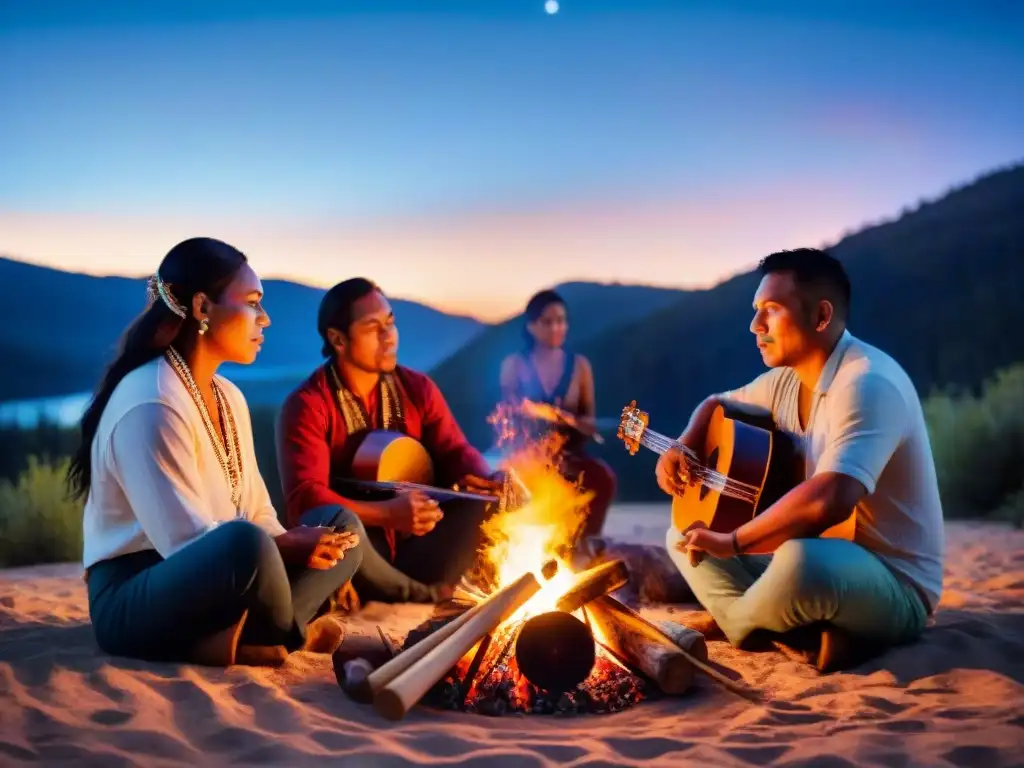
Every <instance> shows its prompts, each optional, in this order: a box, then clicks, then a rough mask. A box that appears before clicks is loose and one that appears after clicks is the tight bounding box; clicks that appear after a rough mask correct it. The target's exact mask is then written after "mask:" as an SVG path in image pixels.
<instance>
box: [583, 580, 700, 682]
mask: <svg viewBox="0 0 1024 768" xmlns="http://www.w3.org/2000/svg"><path fill="white" fill-rule="evenodd" d="M586 610H587V614H588V616H589V617H590V620H591V621H592V622H593V623H594V625H595V626H596V627H597V630H598V632H599V633H600V635H601V637H602V641H603V644H604V645H605V647H607V648H608V650H610V651H611V652H612V653H614V654H615V655H616V656H618V657H619V660H620V661H622V662H623V663H624V664H627V665H630V666H632V667H634V668H636V669H639V670H640V671H641V672H643V673H644V674H645V675H647V677H649V678H650V679H651V680H653V681H654V682H655V683H656V684H657V686H658V688H660V689H661V691H662V693H665V694H668V695H677V694H680V693H683V692H684V691H686V690H687V689H688V688H689V687H690V686H691V685H692V684H693V676H694V667H693V664H692V663H691V661H690V659H688V658H687V656H688V655H692V652H691V654H687V653H686V652H684V651H683V650H681V649H680V648H679V647H678V646H677V645H676V644H675V643H674V642H673V641H672V639H671V638H669V637H668V636H667V635H666V634H665V633H664V632H662V631H661V630H660V629H658V627H656V626H655V625H653V624H651V623H650V622H649V621H647V620H646V619H645V618H643V617H642V616H641V615H640V614H638V613H637V612H636V611H633V610H630V609H629V608H627V607H626V606H625V605H623V604H622V603H620V602H619V601H618V600H616V599H615V598H613V597H609V596H607V595H604V596H601V597H598V598H597V599H595V600H593V601H591V602H590V603H588V604H587V607H586ZM702 639H703V638H702ZM700 647H703V658H704V659H707V646H706V645H704V644H703V643H701V644H700Z"/></svg>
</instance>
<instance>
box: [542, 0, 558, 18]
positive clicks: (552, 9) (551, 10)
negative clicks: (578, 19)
mask: <svg viewBox="0 0 1024 768" xmlns="http://www.w3.org/2000/svg"><path fill="white" fill-rule="evenodd" d="M544 10H545V11H547V12H548V14H549V15H551V16H554V15H555V14H556V13H558V0H547V2H546V3H544Z"/></svg>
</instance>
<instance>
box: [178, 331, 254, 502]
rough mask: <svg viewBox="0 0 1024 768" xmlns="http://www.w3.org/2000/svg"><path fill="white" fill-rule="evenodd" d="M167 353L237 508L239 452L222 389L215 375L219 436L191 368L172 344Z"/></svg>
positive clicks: (230, 414)
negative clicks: (198, 414) (209, 443)
mask: <svg viewBox="0 0 1024 768" xmlns="http://www.w3.org/2000/svg"><path fill="white" fill-rule="evenodd" d="M166 357H167V361H168V362H169V363H170V364H171V367H172V368H173V369H174V372H175V373H176V374H178V378H179V379H181V382H182V384H184V385H185V389H187V390H188V393H189V394H190V395H191V396H192V400H193V401H194V402H195V404H196V407H197V408H198V409H199V413H200V415H201V416H202V417H203V426H205V427H206V434H207V435H209V437H210V442H212V443H213V451H214V453H216V454H217V461H218V462H220V467H221V470H222V471H223V472H224V479H225V480H227V483H228V487H229V488H230V489H231V503H232V504H234V505H235V509H236V510H238V509H239V507H241V504H242V452H241V450H240V449H239V443H238V430H237V429H236V427H235V417H234V415H233V414H232V412H231V409H230V408H229V407H228V404H227V400H226V398H225V397H224V393H223V392H221V388H220V385H219V384H218V383H217V380H216V379H214V380H213V397H214V400H216V401H217V412H218V413H219V414H220V423H221V426H222V427H223V430H224V434H223V436H222V435H219V434H217V429H216V427H215V426H214V424H213V419H211V418H210V412H209V411H208V410H207V408H206V401H205V400H203V395H202V393H201V392H200V391H199V386H198V385H197V384H196V381H195V379H194V378H192V371H191V370H189V367H188V363H186V362H185V358H183V357H182V356H181V354H180V353H179V352H178V350H176V349H175V348H174V347H168V348H167V354H166Z"/></svg>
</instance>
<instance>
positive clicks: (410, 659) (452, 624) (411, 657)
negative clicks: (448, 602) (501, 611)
mask: <svg viewBox="0 0 1024 768" xmlns="http://www.w3.org/2000/svg"><path fill="white" fill-rule="evenodd" d="M498 594H500V593H498ZM496 596H497V595H493V596H492V597H491V598H488V599H487V600H482V601H480V602H479V603H477V604H476V605H474V606H473V607H472V608H470V609H469V610H468V611H466V612H465V613H463V614H462V615H461V616H459V617H458V618H456V619H452V620H451V621H449V622H448V623H447V624H445V625H444V626H443V627H441V628H440V629H439V630H437V631H436V632H432V633H431V634H430V635H428V636H427V637H424V638H423V639H422V640H420V641H419V642H418V643H416V644H415V645H413V646H411V647H409V648H406V649H405V650H404V651H402V652H401V653H399V654H398V655H397V656H395V657H394V658H392V659H391V660H390V661H388V662H386V663H384V664H382V665H381V666H379V667H378V668H377V669H375V670H374V671H373V672H372V673H370V675H368V676H367V678H366V680H365V681H364V682H363V684H362V685H360V686H359V687H358V688H356V689H354V690H353V691H352V698H354V699H355V700H356V701H359V702H362V703H363V704H369V703H370V702H371V701H373V699H374V697H375V696H376V695H377V693H378V692H379V691H380V689H381V688H383V687H384V686H385V685H387V684H388V683H390V682H391V681H392V680H394V679H395V678H396V677H398V676H399V675H400V674H402V673H403V672H404V671H405V670H407V669H408V668H409V667H411V666H412V665H413V664H415V663H416V662H417V661H419V660H420V659H422V658H423V657H424V656H426V655H427V654H428V653H430V652H431V651H432V650H434V648H436V647H437V646H438V645H439V644H440V643H441V642H442V641H443V640H445V639H446V638H448V637H450V636H451V635H453V634H455V631H456V630H458V628H459V627H461V626H462V625H463V624H465V623H466V622H467V621H469V620H470V619H471V618H472V617H473V616H474V615H475V614H477V613H479V612H480V609H481V608H483V606H485V605H487V604H488V602H489V601H490V600H491V599H493V598H494V597H496Z"/></svg>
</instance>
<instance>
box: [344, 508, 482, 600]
mask: <svg viewBox="0 0 1024 768" xmlns="http://www.w3.org/2000/svg"><path fill="white" fill-rule="evenodd" d="M441 509H442V510H443V511H444V518H442V520H441V522H439V523H438V524H437V525H436V526H434V530H432V531H431V532H430V533H428V534H426V535H425V536H402V535H399V536H398V541H397V545H396V547H395V549H396V552H395V562H394V566H393V567H392V565H391V563H389V562H388V561H387V559H386V558H390V554H391V553H390V550H389V549H388V543H387V539H386V538H385V536H384V529H383V528H379V527H372V528H368V529H366V532H367V537H368V539H369V541H370V544H371V545H372V549H373V550H375V551H374V552H372V553H371V552H370V550H369V549H368V550H367V552H366V554H365V556H364V559H363V568H362V569H361V570H360V572H359V575H358V577H357V578H356V580H355V581H354V582H353V583H354V585H355V587H356V591H357V592H359V596H360V599H363V600H383V601H387V600H388V598H387V597H386V596H384V595H382V594H381V591H380V588H379V585H378V584H376V583H373V581H372V575H373V574H372V573H371V571H370V570H369V569H367V567H366V563H367V562H369V561H371V560H374V559H376V558H380V559H381V561H382V562H383V564H384V565H385V566H387V568H388V569H389V570H392V571H394V570H396V569H397V571H398V572H399V573H401V574H402V575H403V577H404V578H408V579H410V580H411V581H412V580H415V583H423V584H438V583H440V584H455V583H456V582H458V580H459V578H460V577H461V576H462V574H463V573H465V572H466V571H467V570H469V568H470V567H472V565H473V560H474V559H475V558H476V554H477V550H478V549H479V548H480V545H481V544H482V542H483V537H482V535H481V532H480V525H481V523H483V521H484V520H486V519H487V517H489V516H490V514H492V512H491V509H490V508H489V505H487V504H485V503H481V502H478V501H473V500H471V499H453V500H451V501H446V502H444V503H443V504H442V505H441Z"/></svg>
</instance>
